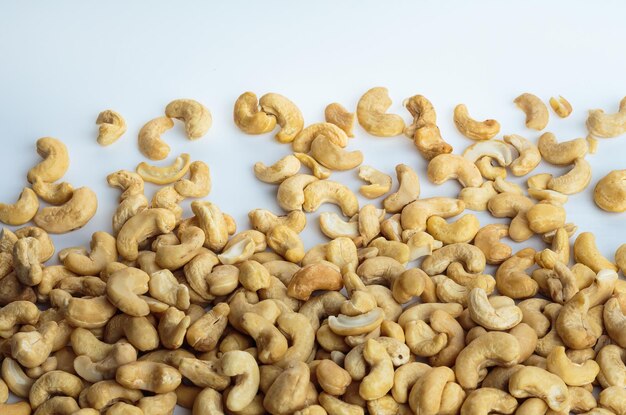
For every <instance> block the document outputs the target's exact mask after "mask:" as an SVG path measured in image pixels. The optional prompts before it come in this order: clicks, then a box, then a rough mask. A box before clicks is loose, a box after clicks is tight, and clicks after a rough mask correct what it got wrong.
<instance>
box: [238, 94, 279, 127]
mask: <svg viewBox="0 0 626 415" xmlns="http://www.w3.org/2000/svg"><path fill="white" fill-rule="evenodd" d="M233 118H234V120H235V124H236V125H237V127H239V129H240V130H241V131H243V132H244V133H246V134H265V133H269V132H270V131H272V130H273V129H274V127H276V117H274V116H273V115H270V114H267V113H265V112H263V111H261V110H260V106H259V101H258V99H257V96H256V95H255V94H254V93H253V92H244V93H243V94H241V95H239V98H237V101H235V108H234V110H233Z"/></svg>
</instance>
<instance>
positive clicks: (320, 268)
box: [287, 263, 343, 301]
mask: <svg viewBox="0 0 626 415" xmlns="http://www.w3.org/2000/svg"><path fill="white" fill-rule="evenodd" d="M327 264H328V263H326V264H324V263H319V264H311V265H307V266H305V267H302V268H301V269H300V270H298V271H297V272H296V273H295V274H294V275H293V277H292V278H291V281H290V282H289V285H288V287H287V292H288V294H289V295H290V296H291V297H293V298H297V299H299V300H304V301H306V300H308V299H309V297H310V296H311V294H312V293H313V291H316V290H327V291H339V290H340V289H341V288H342V287H343V279H342V277H341V273H339V272H338V271H337V270H336V269H334V268H333V267H331V266H329V265H327Z"/></svg>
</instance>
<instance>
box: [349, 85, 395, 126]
mask: <svg viewBox="0 0 626 415" xmlns="http://www.w3.org/2000/svg"><path fill="white" fill-rule="evenodd" d="M390 106H391V98H389V91H388V90H387V88H383V87H375V88H372V89H370V90H368V91H367V92H366V93H365V94H363V96H361V98H360V99H359V102H358V104H357V107H356V116H357V118H358V120H359V124H361V127H363V128H364V129H365V131H367V132H368V133H370V134H372V135H375V136H378V137H394V136H396V135H400V134H402V131H404V127H405V124H404V120H403V119H402V117H400V116H399V115H397V114H387V113H386V112H387V109H389V107H390Z"/></svg>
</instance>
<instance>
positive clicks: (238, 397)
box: [0, 88, 626, 415]
mask: <svg viewBox="0 0 626 415" xmlns="http://www.w3.org/2000/svg"><path fill="white" fill-rule="evenodd" d="M194 103H195V101H193V102H190V100H177V101H174V102H173V103H171V104H170V105H168V107H167V109H166V117H162V118H161V119H157V120H159V121H158V122H154V123H153V124H152V125H151V126H150V127H149V128H147V129H146V127H144V129H142V131H143V133H144V139H145V140H144V141H143V143H144V144H148V147H150V148H152V147H151V146H154V148H152V149H153V150H155V151H157V150H158V151H164V150H163V149H164V148H165V147H163V145H162V144H164V143H163V142H162V141H160V138H159V135H160V133H161V132H163V131H165V130H166V129H168V128H171V126H170V127H167V125H168V121H167V120H169V122H170V123H171V118H180V119H183V120H184V121H185V127H186V131H187V134H188V136H189V138H191V139H195V138H198V137H200V136H201V135H203V134H204V133H205V132H206V130H207V129H208V128H209V126H210V114H209V115H208V121H207V113H208V111H206V109H204V107H202V106H201V105H200V104H198V103H195V104H194ZM515 103H516V104H517V105H518V106H519V107H520V108H521V109H522V110H523V111H524V112H525V113H526V124H527V126H528V127H529V128H532V129H537V130H541V129H543V128H545V126H546V125H545V124H546V123H547V118H548V114H547V107H546V106H545V104H543V103H542V102H541V100H539V99H538V98H537V97H535V96H534V95H531V94H523V95H521V96H520V97H518V98H517V99H516V100H515ZM565 103H566V101H564V100H562V101H561V102H560V106H556V105H553V104H552V103H551V105H552V106H553V108H555V106H556V107H557V108H559V110H557V109H556V108H555V112H557V114H559V116H561V112H559V111H561V109H562V108H566V107H567V106H566V105H565ZM196 104H198V105H199V106H198V105H196ZM390 106H391V100H390V99H389V97H388V93H387V91H386V89H384V88H373V89H372V90H370V91H368V92H367V93H366V94H365V95H364V96H363V97H362V98H361V100H360V101H359V104H358V106H357V111H356V116H355V114H352V113H350V112H349V111H348V110H346V109H345V108H344V107H343V106H341V105H340V104H338V103H333V104H330V105H329V106H328V107H327V108H326V111H325V121H326V122H324V123H318V124H312V125H309V126H305V125H304V121H303V118H302V114H301V113H300V111H299V110H298V109H297V107H296V106H295V104H293V102H291V101H289V100H288V99H287V98H285V97H283V96H281V95H278V94H273V93H270V94H266V95H264V96H263V97H261V99H260V100H257V98H256V96H255V95H254V94H253V93H249V92H248V93H245V94H243V95H241V96H240V97H239V99H238V100H237V103H236V105H235V110H234V118H235V122H236V124H237V126H238V127H239V128H240V129H242V130H243V131H244V132H246V133H249V134H262V133H267V132H270V131H272V130H273V129H274V128H275V126H276V124H278V125H279V126H280V131H279V132H278V134H277V139H278V140H279V141H280V142H285V143H289V142H290V143H292V146H293V150H294V154H292V155H288V156H286V157H284V158H282V159H281V160H279V161H278V162H276V163H274V164H272V165H270V166H266V165H264V164H262V163H257V164H256V165H255V166H254V174H255V176H256V177H257V178H258V179H259V180H261V181H263V182H266V183H270V184H274V185H277V201H278V204H279V206H280V207H281V208H282V209H283V210H285V212H286V213H285V214H283V215H281V214H276V213H273V212H271V211H269V210H266V209H254V210H252V211H250V213H249V221H250V225H251V226H250V229H249V230H239V231H238V230H237V226H236V224H235V221H234V220H233V218H232V217H230V216H229V215H227V214H226V213H224V212H222V211H221V209H220V208H219V207H218V206H217V204H215V203H213V202H210V201H208V200H195V201H193V202H192V203H191V210H192V213H193V215H192V216H189V217H184V216H185V215H184V213H185V212H184V210H183V208H182V207H181V206H180V203H181V201H182V200H183V199H184V198H204V197H206V196H207V195H208V194H209V192H210V188H211V180H210V174H209V169H208V166H207V165H206V164H205V163H203V162H201V161H194V162H192V161H191V158H190V156H189V155H187V154H183V155H181V156H179V157H178V158H177V159H175V160H174V162H173V163H171V164H170V165H169V166H166V167H158V166H152V165H149V164H146V163H142V164H140V166H138V168H137V172H136V173H135V172H130V171H125V170H120V171H118V172H115V173H112V174H111V175H109V176H108V177H107V181H108V183H109V185H111V186H112V187H117V188H119V189H120V190H121V191H122V194H121V196H120V204H119V206H118V208H117V209H116V211H115V213H114V216H113V219H112V229H113V231H112V232H104V231H100V232H95V233H94V234H93V236H92V240H91V244H90V249H89V250H86V249H84V248H81V247H72V248H66V249H62V250H60V251H59V252H58V259H59V261H60V263H61V264H60V265H48V264H46V262H47V261H49V260H50V259H51V258H52V257H53V256H54V253H55V247H54V245H53V243H52V240H51V238H50V237H49V235H48V233H55V232H65V231H67V230H65V229H66V228H65V227H66V226H67V225H65V223H64V222H63V219H64V218H65V217H66V216H67V215H69V214H71V215H74V216H72V218H73V220H78V221H85V223H86V221H88V220H89V218H90V217H91V216H93V213H95V207H94V208H93V212H92V213H90V211H89V209H90V208H89V207H88V206H87V207H85V206H82V204H84V203H85V202H84V201H83V202H80V203H81V205H80V207H81V208H80V209H78V208H77V207H76V206H74V207H73V208H68V209H67V210H68V212H70V213H68V214H59V213H56V214H55V213H54V211H53V212H48V213H46V215H44V216H43V217H41V218H40V219H37V216H36V215H35V214H33V216H34V217H35V223H36V224H37V225H38V226H26V227H22V228H20V229H17V230H16V231H15V232H12V231H11V230H9V229H4V230H3V232H2V234H1V235H0V339H1V340H0V353H2V356H3V360H2V364H1V368H0V413H3V414H4V413H7V414H9V415H15V414H20V415H21V414H31V413H34V414H53V413H62V414H78V415H81V414H90V415H93V414H105V415H115V414H128V413H130V414H137V415H152V414H154V415H166V414H171V413H172V412H173V411H174V408H175V407H176V405H179V406H182V407H185V408H188V409H190V410H191V412H192V413H193V414H194V415H200V414H223V413H235V414H263V413H271V414H280V415H282V414H300V415H305V414H326V413H328V414H331V415H333V414H346V413H348V414H364V413H365V411H367V412H368V413H376V414H405V413H406V414H411V413H419V414H438V413H446V414H454V413H460V414H468V415H469V414H479V415H480V414H488V413H503V414H512V413H519V414H525V413H541V414H544V413H546V414H547V413H569V412H570V411H573V412H575V413H588V414H596V413H602V414H620V413H625V412H626V405H624V402H625V401H626V396H625V395H626V394H625V393H624V392H623V391H624V388H625V387H626V383H624V379H626V363H625V362H626V336H625V335H624V330H625V329H626V285H625V284H623V281H622V280H620V279H619V278H618V272H622V273H623V272H625V271H626V244H625V245H623V246H621V247H620V248H619V249H618V250H617V252H616V254H615V260H614V261H611V260H609V259H607V258H605V257H603V256H602V255H601V254H600V252H599V251H598V248H597V247H596V245H595V238H594V236H593V235H592V234H590V233H588V232H583V233H581V234H580V235H578V236H577V237H576V238H575V241H574V243H573V244H571V243H570V238H571V237H572V236H573V234H574V233H575V232H576V226H575V225H573V224H570V223H567V222H566V212H565V209H564V204H565V203H566V201H567V195H569V194H572V193H576V192H577V191H581V190H582V189H584V188H585V187H586V186H587V185H588V183H589V180H588V176H590V173H589V174H588V173H587V171H586V166H585V163H586V162H585V161H584V156H585V155H586V154H587V152H588V151H589V148H588V142H587V141H586V140H582V139H579V140H572V141H569V142H563V143H558V142H557V141H556V138H555V137H554V136H553V135H552V134H550V133H545V134H543V135H542V136H541V138H540V140H539V143H538V145H534V144H532V143H531V142H530V141H528V140H526V139H524V138H523V137H521V136H516V135H509V136H505V137H504V140H503V141H499V140H493V137H494V136H495V135H496V134H497V133H498V131H499V129H500V126H499V124H498V123H497V122H495V121H493V120H487V121H485V122H477V121H474V120H472V119H471V118H469V115H468V113H467V109H466V108H465V107H464V106H461V107H457V109H456V110H455V123H456V125H457V127H458V128H459V130H461V131H462V132H463V133H464V134H465V135H467V136H468V137H470V138H473V139H475V140H478V141H477V142H476V143H474V144H472V145H471V146H469V147H468V148H467V149H466V150H465V151H464V152H463V154H462V155H455V154H451V153H452V148H451V147H450V146H449V145H447V143H445V142H444V141H443V140H442V139H441V136H440V134H439V130H438V128H437V125H436V116H435V114H434V110H433V108H432V104H431V103H430V102H429V101H428V100H427V99H425V98H424V97H423V96H419V95H416V96H413V97H411V98H410V99H409V100H407V101H406V102H405V106H406V108H407V109H409V111H410V112H411V114H412V115H413V117H414V121H413V124H411V125H409V126H407V125H406V124H405V123H404V121H403V119H402V118H401V117H399V116H398V115H394V114H387V113H386V111H387V109H388V108H389V107H390ZM596 117H597V116H596ZM600 118H601V117H600ZM616 118H619V117H611V118H609V120H610V122H612V123H615V122H617V121H615V119H616ZM355 120H358V122H359V124H360V125H361V126H363V127H364V128H365V129H366V130H367V131H368V132H370V133H372V134H374V135H378V136H395V135H399V134H401V133H402V132H403V131H404V132H405V133H406V134H407V135H409V136H410V137H411V138H413V139H414V141H415V144H416V146H417V147H418V150H419V151H420V152H421V153H422V154H423V155H424V157H425V158H426V159H427V160H429V163H428V168H427V178H428V180H429V181H431V182H432V183H433V184H437V185H438V184H442V183H444V182H446V181H448V180H456V181H457V182H458V183H459V185H460V186H461V191H460V194H459V197H458V198H450V197H428V198H420V179H419V176H418V174H417V172H416V171H415V170H413V169H412V168H411V167H410V166H408V165H404V164H399V165H398V166H397V167H396V176H397V180H398V186H397V188H396V189H395V190H394V191H393V192H392V193H390V192H391V191H392V187H393V180H392V178H391V176H389V175H387V174H385V173H384V172H381V171H379V170H376V169H375V168H373V167H371V166H362V162H363V155H362V153H361V152H359V151H352V152H348V151H346V150H345V147H346V146H347V144H348V138H349V137H352V136H353V126H354V122H355ZM153 121H154V120H153ZM594 122H598V120H596V121H594ZM599 122H609V121H606V120H604V121H603V120H601V119H600V120H599ZM151 123H152V122H151ZM98 124H99V125H100V135H99V138H98V141H99V142H100V143H101V144H103V145H107V144H110V143H111V142H113V141H115V140H116V139H117V138H119V137H120V136H121V135H122V134H123V133H124V131H125V129H126V126H125V123H124V120H123V119H122V118H121V116H119V114H117V113H115V112H113V111H105V112H103V113H102V114H101V115H100V116H99V117H98ZM149 124H150V123H149ZM593 125H596V124H593ZM165 127H167V128H165ZM595 128H598V127H595ZM494 131H495V132H494ZM140 135H141V133H140ZM140 141H141V139H140ZM38 147H39V146H38ZM42 148H44V150H41V151H40V152H41V153H42V155H44V157H45V158H46V160H45V161H44V163H48V165H47V166H44V167H42V168H36V169H33V170H32V172H33V173H32V174H30V173H29V180H31V178H33V179H32V181H31V182H32V183H33V188H34V187H35V183H48V184H53V183H54V181H56V180H58V179H59V178H60V177H61V176H62V175H63V174H64V173H65V170H67V163H68V161H67V151H65V159H64V158H63V149H64V146H62V147H61V150H59V149H58V148H55V149H54V150H45V146H44V145H43V144H42ZM142 151H145V148H143V149H142ZM149 151H152V150H149ZM158 151H157V152H158ZM165 155H167V151H165ZM50 156H52V157H53V159H54V158H57V159H60V160H61V161H63V160H66V165H65V167H64V168H63V165H62V163H61V164H60V165H57V163H56V162H54V163H53V162H48V161H47V160H48V158H49V157H50ZM164 157H165V156H163V157H161V158H164ZM542 158H543V159H546V161H548V162H550V163H553V164H556V165H570V164H574V169H573V170H572V171H573V172H574V173H571V172H570V173H568V174H567V175H566V176H567V177H565V178H558V177H557V178H554V177H551V176H550V177H549V175H541V174H539V175H535V176H533V177H531V178H529V180H528V196H527V195H526V193H525V191H524V189H522V188H521V187H519V186H517V185H516V184H514V183H512V182H508V181H506V180H505V178H506V170H507V169H509V170H510V171H511V173H512V174H513V175H515V176H525V175H527V174H528V173H529V172H531V171H532V170H533V169H534V168H535V167H537V165H538V164H539V162H540V161H541V159H542ZM153 159H159V158H158V157H154V158H153ZM494 161H495V162H497V163H498V164H499V166H493V165H492V164H491V163H492V162H494ZM303 164H304V165H305V167H306V168H308V169H309V170H310V172H311V174H305V173H301V172H300V169H301V167H302V165H303ZM357 167H359V171H358V175H359V177H360V178H361V179H362V180H363V181H364V182H365V184H364V185H363V186H362V187H361V188H360V189H359V191H360V193H361V194H362V195H363V196H364V197H366V198H369V199H377V198H381V197H383V196H385V197H384V199H382V202H381V206H380V207H378V206H376V205H375V204H371V203H370V204H366V205H364V206H360V204H359V200H358V198H357V196H356V195H355V194H354V193H353V192H352V191H351V190H350V188H348V187H347V186H345V185H343V184H341V183H339V182H337V181H333V180H329V176H330V174H331V171H333V170H353V169H355V168H357ZM55 169H56V171H55ZM50 170H52V171H50ZM188 172H189V178H185V177H184V176H185V175H186V174H187V173H188ZM502 172H504V175H503V174H502ZM35 178H36V179H35ZM485 179H486V180H485ZM558 179H562V180H558ZM622 179H623V175H619V174H613V175H611V176H607V178H606V179H603V181H602V183H601V184H600V183H599V184H598V186H596V192H595V193H596V195H597V196H596V198H597V199H596V200H598V199H601V200H602V204H600V203H599V205H600V206H601V207H602V208H603V209H605V210H608V211H619V210H620V206H619V203H623V194H624V191H625V190H624V187H623V184H622V182H623V180H622ZM144 181H148V182H151V183H155V184H158V185H161V186H162V187H161V188H160V189H159V190H158V191H157V192H156V194H155V195H154V197H153V198H152V200H151V201H150V200H148V198H147V197H146V196H145V194H144ZM581 183H582V184H581ZM55 186H56V185H55ZM57 187H58V188H61V186H60V185H59V186H57ZM71 191H72V199H71V200H73V199H74V198H75V197H77V195H78V196H81V193H82V192H81V189H76V190H74V189H71ZM27 193H28V192H27ZM24 197H25V198H28V197H29V195H26V196H24ZM40 197H41V196H40ZM81 197H86V196H84V195H83V196H81ZM94 197H95V196H94ZM59 199H61V197H60V196H59ZM35 200H37V197H36V196H35ZM64 203H65V204H67V203H70V202H69V201H65V202H64ZM324 203H331V204H335V205H337V207H338V208H339V210H340V212H341V214H337V213H332V212H324V213H322V214H321V215H320V228H321V230H322V232H323V233H324V234H325V235H326V236H328V237H329V238H330V240H329V241H328V242H326V243H323V244H320V245H316V246H314V247H312V248H310V249H308V250H306V249H305V247H304V244H303V241H302V238H301V237H300V234H301V233H302V232H303V230H304V229H305V227H306V223H307V215H306V213H309V212H314V211H317V210H318V209H319V207H320V206H321V205H322V204H324ZM62 206H65V205H62ZM616 206H617V207H616ZM2 208H3V209H4V206H3V207H2ZM45 209H48V208H45ZM466 209H468V210H477V211H480V210H483V211H489V213H491V214H492V215H493V216H495V217H499V218H510V223H508V224H487V225H485V226H481V224H480V221H479V219H478V217H477V216H476V215H474V214H472V213H468V212H465V210H466ZM14 210H15V211H19V212H20V213H21V211H23V209H14ZM83 210H87V212H83ZM35 211H36V210H35ZM2 212H4V211H3V210H2V209H0V213H2ZM40 213H41V212H40ZM40 213H37V215H39V214H40ZM89 214H91V216H89ZM461 214H463V215H462V216H460V217H459V218H458V219H456V220H454V221H448V220H447V219H448V218H452V217H454V216H457V215H461ZM87 216H89V218H87V219H84V218H86V217H87ZM44 218H45V220H44ZM29 220H30V218H29ZM27 221H28V220H26V221H25V222H22V223H19V220H18V221H14V222H13V223H11V222H9V224H11V225H22V224H24V223H26V222H27ZM83 224H84V223H83ZM80 226H82V225H80ZM68 230H71V229H68ZM533 235H539V236H541V238H542V239H543V240H544V241H545V243H546V244H547V246H548V247H547V248H546V249H544V250H540V251H535V250H534V249H532V248H526V249H521V250H519V251H517V252H513V250H512V248H511V247H510V246H508V245H507V244H506V243H505V242H504V241H502V239H503V238H506V237H510V238H511V239H513V240H514V241H517V242H522V241H525V240H527V239H529V238H531V237H533ZM572 257H573V259H574V263H575V264H574V265H573V266H570V263H571V259H572ZM416 261H420V262H419V266H417V264H418V263H417V262H416ZM487 265H495V266H497V269H496V270H495V272H494V273H493V275H490V274H489V271H488V269H487ZM37 304H39V305H44V308H45V307H46V306H47V307H49V308H47V309H46V310H45V311H41V309H40V308H39V307H38V306H37ZM597 385H599V386H600V387H601V388H602V391H601V392H600V394H599V395H598V396H597V397H596V396H594V395H593V393H592V390H593V388H594V386H597ZM9 391H10V392H11V393H12V394H13V395H15V396H16V397H18V398H21V399H24V401H23V402H16V403H4V402H6V400H7V397H8V392H9Z"/></svg>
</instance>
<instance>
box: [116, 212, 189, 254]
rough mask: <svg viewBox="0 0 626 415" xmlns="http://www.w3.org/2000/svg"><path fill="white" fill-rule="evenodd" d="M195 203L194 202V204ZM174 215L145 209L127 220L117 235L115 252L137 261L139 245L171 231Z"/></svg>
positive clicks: (174, 221) (174, 220)
mask: <svg viewBox="0 0 626 415" xmlns="http://www.w3.org/2000/svg"><path fill="white" fill-rule="evenodd" d="M194 203H195V202H194ZM175 225H176V218H175V216H174V214H173V213H172V212H171V211H169V210H167V209H161V208H152V209H146V210H143V211H141V212H139V213H138V214H137V215H135V216H133V217H132V218H130V219H128V220H127V221H126V223H124V226H122V229H121V230H120V232H119V234H118V235H117V251H118V252H119V254H120V255H121V256H122V257H124V258H125V259H128V260H130V261H134V260H135V259H137V256H138V255H139V247H138V246H139V244H140V243H141V242H143V241H145V240H146V239H148V238H150V237H152V236H156V235H159V234H164V233H168V232H170V231H172V230H173V229H174V226H175Z"/></svg>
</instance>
